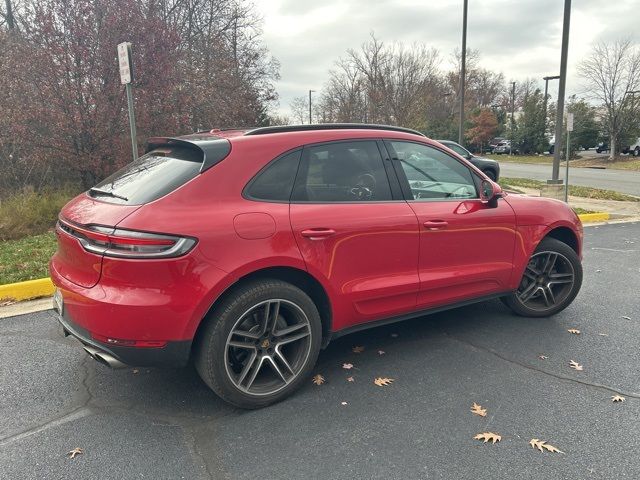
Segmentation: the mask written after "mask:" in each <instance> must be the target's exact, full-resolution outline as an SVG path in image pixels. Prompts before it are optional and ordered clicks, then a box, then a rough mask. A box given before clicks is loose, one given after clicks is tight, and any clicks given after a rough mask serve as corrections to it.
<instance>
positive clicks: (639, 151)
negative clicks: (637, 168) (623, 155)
mask: <svg viewBox="0 0 640 480" xmlns="http://www.w3.org/2000/svg"><path fill="white" fill-rule="evenodd" d="M633 156H634V157H640V147H636V148H635V150H634V151H633Z"/></svg>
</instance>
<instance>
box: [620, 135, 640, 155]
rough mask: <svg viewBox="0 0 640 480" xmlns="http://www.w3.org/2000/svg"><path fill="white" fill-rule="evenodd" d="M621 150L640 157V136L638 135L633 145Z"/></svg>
mask: <svg viewBox="0 0 640 480" xmlns="http://www.w3.org/2000/svg"><path fill="white" fill-rule="evenodd" d="M620 152H621V153H628V154H630V155H633V156H634V157H640V137H638V138H637V139H636V141H635V142H634V143H632V144H631V145H628V146H625V147H623V148H622V149H621V150H620Z"/></svg>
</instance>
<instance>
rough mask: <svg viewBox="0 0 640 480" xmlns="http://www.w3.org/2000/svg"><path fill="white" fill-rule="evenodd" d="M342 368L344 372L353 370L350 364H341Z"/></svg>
mask: <svg viewBox="0 0 640 480" xmlns="http://www.w3.org/2000/svg"><path fill="white" fill-rule="evenodd" d="M342 368H344V369H345V370H351V369H352V368H353V364H352V363H343V364H342Z"/></svg>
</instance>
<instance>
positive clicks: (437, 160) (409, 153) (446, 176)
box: [389, 141, 478, 201]
mask: <svg viewBox="0 0 640 480" xmlns="http://www.w3.org/2000/svg"><path fill="white" fill-rule="evenodd" d="M389 145H390V147H391V149H392V151H393V156H394V159H396V161H397V162H399V164H400V166H401V168H402V171H403V172H404V174H405V176H406V178H407V181H408V184H409V190H410V192H411V196H412V197H413V199H414V200H419V201H429V200H449V199H465V198H478V192H477V190H476V185H475V182H474V179H473V174H472V173H471V171H470V170H469V168H467V167H466V166H465V165H464V164H462V163H461V162H460V161H459V160H456V159H455V158H453V157H451V156H449V155H447V154H446V153H444V152H442V151H440V150H438V149H436V148H433V147H430V146H428V145H423V144H420V143H412V142H399V141H390V142H389Z"/></svg>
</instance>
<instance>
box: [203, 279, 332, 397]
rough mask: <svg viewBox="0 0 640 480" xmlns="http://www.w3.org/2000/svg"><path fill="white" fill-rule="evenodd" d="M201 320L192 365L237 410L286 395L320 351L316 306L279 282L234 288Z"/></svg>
mask: <svg viewBox="0 0 640 480" xmlns="http://www.w3.org/2000/svg"><path fill="white" fill-rule="evenodd" d="M205 321H206V322H207V323H206V324H205V326H204V329H203V331H202V332H201V334H200V336H199V338H198V344H197V346H196V352H195V365H196V369H197V370H198V373H199V374H200V376H201V377H202V379H203V380H204V381H205V383H206V384H207V385H209V387H210V388H211V389H212V390H213V391H214V392H215V393H217V394H218V396H220V397H221V398H222V399H223V400H226V401H227V402H229V403H231V404H233V405H235V406H238V407H241V408H260V407H264V406H267V405H269V404H272V403H275V402H277V401H279V400H282V399H283V398H285V397H287V396H289V395H290V394H291V393H293V391H295V390H296V389H297V388H298V387H300V386H301V385H302V382H303V381H304V380H305V378H307V377H308V375H309V374H310V373H311V369H312V368H313V366H314V365H315V362H316V359H317V357H318V352H319V351H320V343H321V336H322V327H321V321H320V315H319V313H318V309H317V308H316V306H315V304H314V303H313V301H312V300H311V299H310V298H309V296H308V295H307V294H306V293H304V292H303V291H302V290H300V289H299V288H297V287H296V286H294V285H291V284H289V283H286V282H282V281H280V280H260V281H256V282H251V283H248V284H246V285H243V286H240V287H239V288H238V289H236V290H235V291H234V292H233V293H232V294H231V295H229V296H228V297H227V298H226V299H224V300H223V301H222V302H221V303H220V304H219V305H217V306H216V307H215V308H214V309H213V310H212V311H211V313H210V314H209V315H208V316H207V318H206V320H205Z"/></svg>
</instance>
